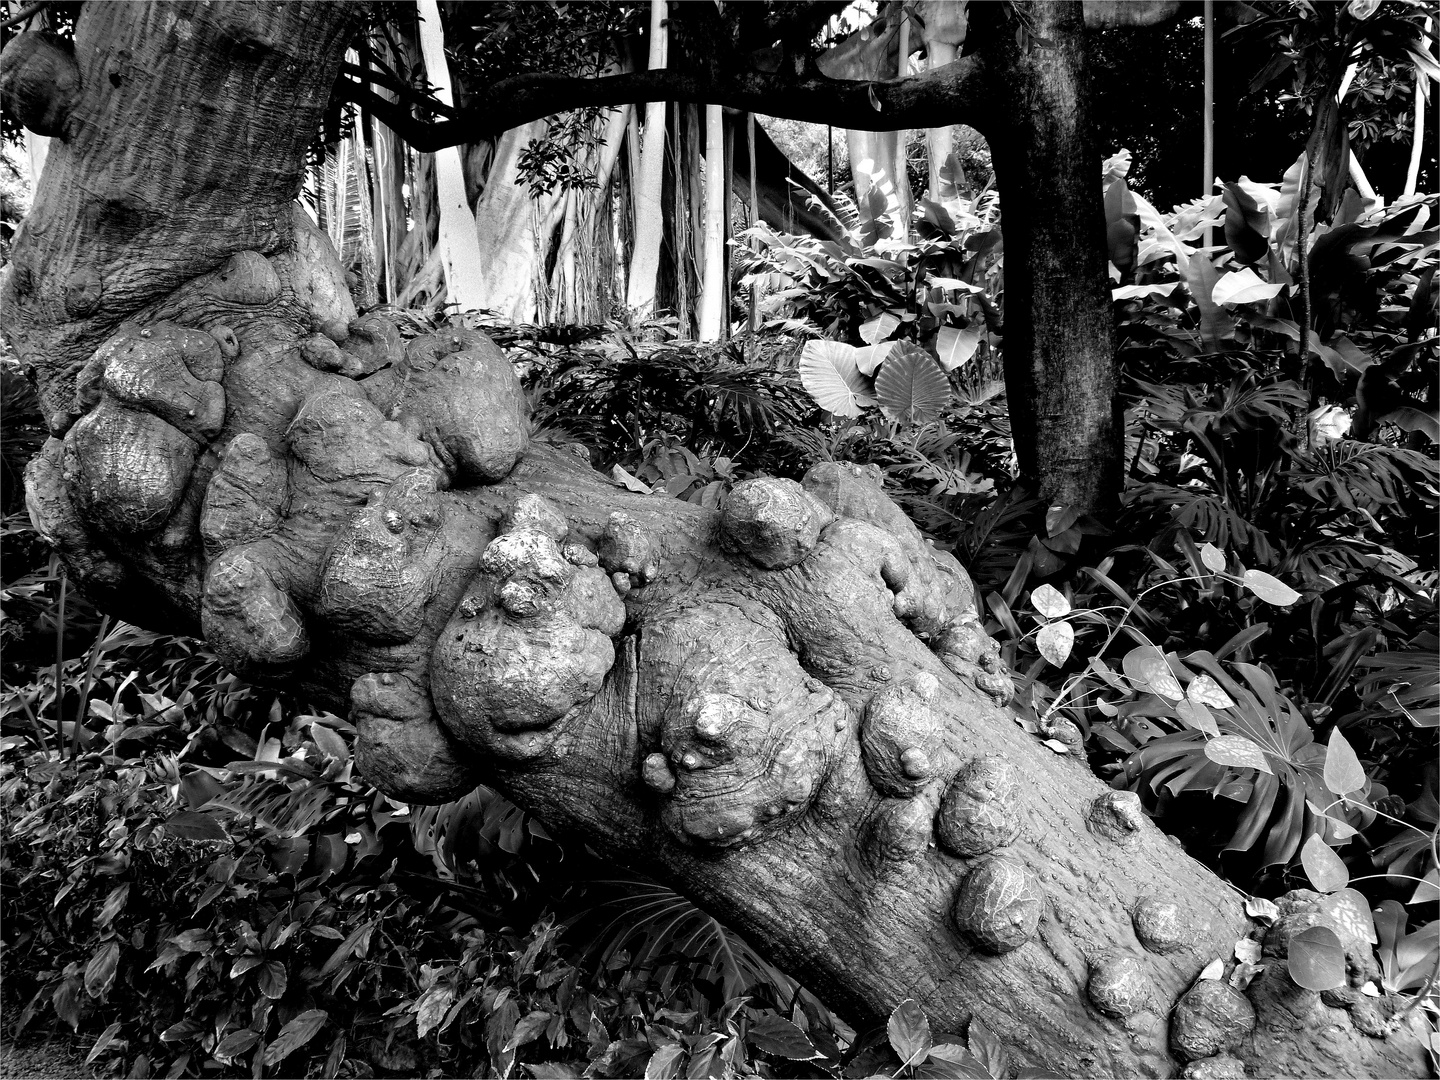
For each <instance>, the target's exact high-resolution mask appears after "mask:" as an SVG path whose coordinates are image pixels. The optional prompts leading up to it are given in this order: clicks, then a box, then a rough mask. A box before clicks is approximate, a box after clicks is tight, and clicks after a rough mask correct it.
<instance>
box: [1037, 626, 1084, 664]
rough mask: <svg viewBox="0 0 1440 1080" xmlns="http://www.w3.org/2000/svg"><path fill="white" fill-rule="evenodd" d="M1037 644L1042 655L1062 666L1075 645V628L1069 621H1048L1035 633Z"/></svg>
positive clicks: (1052, 662)
mask: <svg viewBox="0 0 1440 1080" xmlns="http://www.w3.org/2000/svg"><path fill="white" fill-rule="evenodd" d="M1035 646H1036V648H1038V649H1039V650H1040V655H1041V656H1043V657H1044V658H1045V659H1046V660H1048V661H1049V662H1050V663H1051V664H1054V665H1055V666H1056V667H1060V666H1061V665H1062V664H1064V663H1065V661H1066V660H1068V659H1069V658H1070V650H1071V649H1073V648H1074V647H1075V628H1074V627H1073V626H1071V625H1070V624H1069V623H1068V622H1052V623H1046V624H1045V625H1044V626H1042V627H1041V628H1040V633H1038V634H1036V635H1035Z"/></svg>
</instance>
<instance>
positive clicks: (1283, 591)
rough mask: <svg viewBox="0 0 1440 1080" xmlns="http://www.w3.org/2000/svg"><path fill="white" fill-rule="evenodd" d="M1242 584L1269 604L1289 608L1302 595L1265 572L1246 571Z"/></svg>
mask: <svg viewBox="0 0 1440 1080" xmlns="http://www.w3.org/2000/svg"><path fill="white" fill-rule="evenodd" d="M1241 583H1242V584H1243V585H1244V586H1245V587H1246V588H1247V589H1249V590H1250V591H1251V592H1252V593H1254V594H1255V595H1256V596H1258V597H1259V598H1260V599H1261V600H1264V601H1265V602H1266V603H1267V604H1274V605H1275V606H1276V607H1289V606H1290V605H1291V604H1293V603H1295V601H1296V600H1299V599H1300V594H1299V593H1298V592H1296V591H1295V590H1294V589H1292V588H1290V586H1289V585H1286V584H1285V583H1284V582H1283V581H1281V580H1280V579H1279V578H1277V577H1272V576H1271V575H1269V574H1267V573H1265V571H1264V570H1246V571H1245V576H1244V578H1242V579H1241Z"/></svg>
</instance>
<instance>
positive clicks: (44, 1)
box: [0, 0, 50, 30]
mask: <svg viewBox="0 0 1440 1080" xmlns="http://www.w3.org/2000/svg"><path fill="white" fill-rule="evenodd" d="M49 6H50V0H40V2H39V3H38V4H26V5H25V6H24V7H23V8H21V9H20V10H19V11H17V12H16V13H15V14H14V15H11V16H10V18H8V19H6V20H5V21H4V22H0V30H8V29H10V27H12V26H19V25H20V24H21V23H23V22H28V21H29V20H30V18H31V17H32V16H34V15H38V14H40V12H42V11H44V10H45V8H47V7H49Z"/></svg>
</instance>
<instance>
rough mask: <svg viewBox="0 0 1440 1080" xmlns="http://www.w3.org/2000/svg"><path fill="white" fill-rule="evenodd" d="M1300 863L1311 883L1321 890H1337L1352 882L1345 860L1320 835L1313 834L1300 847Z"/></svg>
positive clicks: (1326, 891)
mask: <svg viewBox="0 0 1440 1080" xmlns="http://www.w3.org/2000/svg"><path fill="white" fill-rule="evenodd" d="M1300 865H1301V866H1303V867H1304V868H1305V876H1306V877H1308V878H1309V879H1310V884H1311V885H1313V886H1315V888H1316V889H1318V890H1320V892H1324V893H1330V892H1335V891H1336V890H1337V889H1343V888H1345V886H1346V885H1348V884H1349V883H1350V871H1349V870H1347V869H1345V862H1344V860H1343V859H1341V858H1340V856H1339V855H1336V854H1335V852H1334V851H1332V850H1330V847H1329V845H1328V844H1326V843H1325V841H1324V840H1321V839H1320V837H1319V836H1316V835H1312V836H1311V837H1310V839H1308V840H1306V841H1305V844H1304V846H1303V847H1302V848H1301V849H1300Z"/></svg>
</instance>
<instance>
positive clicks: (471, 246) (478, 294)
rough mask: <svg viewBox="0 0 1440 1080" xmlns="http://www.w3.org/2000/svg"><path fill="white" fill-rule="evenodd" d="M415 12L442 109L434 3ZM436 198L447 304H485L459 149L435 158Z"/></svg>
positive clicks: (446, 73) (423, 0) (443, 76)
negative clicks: (418, 17)
mask: <svg viewBox="0 0 1440 1080" xmlns="http://www.w3.org/2000/svg"><path fill="white" fill-rule="evenodd" d="M416 3H417V4H418V6H419V8H420V18H421V22H420V51H421V52H422V53H423V54H424V57H425V75H426V78H427V79H428V80H429V81H430V85H431V86H433V87H434V88H435V97H436V99H437V100H438V101H439V102H440V103H441V104H443V105H452V104H454V99H453V95H452V94H451V93H450V62H449V61H448V60H447V59H446V58H445V32H444V28H443V27H442V26H441V24H440V7H439V5H438V4H437V3H436V0H416ZM435 187H436V197H437V200H438V202H439V205H440V259H441V264H442V265H443V266H444V268H445V290H446V292H447V293H448V295H449V301H450V302H451V303H453V304H456V305H458V306H459V308H460V310H461V311H472V310H475V309H477V308H482V307H485V306H487V303H488V297H487V296H486V293H485V289H484V280H485V265H486V264H485V259H484V256H483V255H482V254H481V252H480V243H479V241H478V239H477V238H476V235H475V217H474V214H473V213H472V212H471V210H470V201H469V199H468V198H467V197H466V195H465V175H464V172H463V171H462V169H461V166H460V151H459V149H458V148H456V147H453V146H451V147H446V148H445V149H444V150H441V151H440V152H439V153H437V154H436V155H435Z"/></svg>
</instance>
